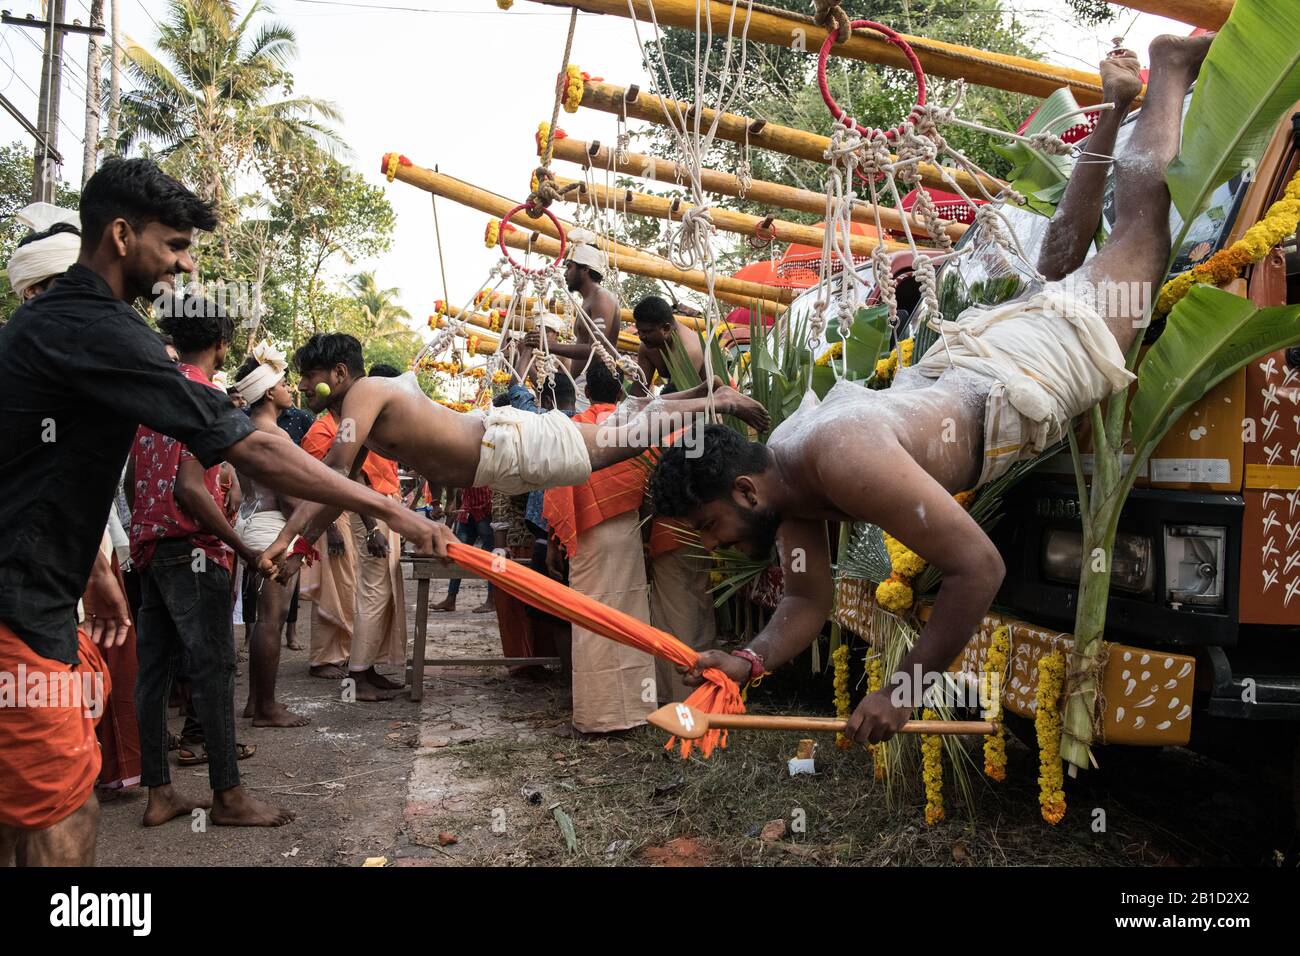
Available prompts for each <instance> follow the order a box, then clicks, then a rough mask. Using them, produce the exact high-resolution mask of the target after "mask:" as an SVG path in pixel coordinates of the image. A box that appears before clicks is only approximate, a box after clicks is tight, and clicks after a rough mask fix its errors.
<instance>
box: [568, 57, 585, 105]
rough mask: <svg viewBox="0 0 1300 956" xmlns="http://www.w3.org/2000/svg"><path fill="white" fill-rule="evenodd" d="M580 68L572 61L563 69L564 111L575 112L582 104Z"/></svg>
mask: <svg viewBox="0 0 1300 956" xmlns="http://www.w3.org/2000/svg"><path fill="white" fill-rule="evenodd" d="M582 93H583V79H582V70H580V69H578V68H577V67H576V66H574V65H573V64H572V63H570V64H569V65H568V67H567V68H566V69H565V71H564V112H566V113H576V112H578V107H579V106H580V105H581V104H582Z"/></svg>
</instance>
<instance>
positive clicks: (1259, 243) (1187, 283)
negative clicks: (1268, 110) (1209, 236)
mask: <svg viewBox="0 0 1300 956" xmlns="http://www.w3.org/2000/svg"><path fill="white" fill-rule="evenodd" d="M1297 226H1300V172H1297V173H1296V175H1295V176H1294V177H1292V179H1291V182H1289V183H1288V184H1287V187H1286V191H1285V192H1284V193H1283V194H1282V198H1281V199H1279V200H1278V201H1277V202H1275V203H1273V205H1271V206H1270V207H1269V208H1268V212H1266V213H1265V214H1264V217H1263V218H1262V219H1260V221H1259V222H1257V223H1255V225H1253V226H1251V227H1250V228H1249V229H1247V230H1246V232H1245V234H1244V235H1243V236H1242V237H1241V238H1240V239H1238V240H1237V241H1236V242H1234V243H1233V244H1232V245H1230V246H1228V248H1226V249H1220V250H1219V251H1218V252H1216V253H1215V254H1214V255H1212V256H1210V258H1208V259H1206V260H1205V261H1204V262H1202V263H1199V264H1198V265H1195V266H1192V268H1190V269H1188V270H1187V271H1186V272H1181V273H1179V274H1178V275H1176V276H1174V277H1173V278H1172V279H1170V280H1169V281H1168V282H1166V283H1165V284H1164V286H1163V287H1162V288H1161V289H1160V296H1159V298H1158V299H1157V300H1156V316H1157V317H1160V316H1165V315H1168V314H1169V313H1170V312H1172V311H1173V308H1174V306H1175V305H1177V304H1178V303H1179V301H1181V300H1182V298H1183V297H1184V296H1185V295H1187V293H1188V292H1189V291H1191V288H1192V286H1193V285H1195V284H1196V283H1198V282H1204V283H1206V284H1207V285H1215V286H1218V285H1224V284H1226V283H1228V282H1231V281H1232V280H1233V279H1235V278H1236V277H1237V276H1238V274H1239V273H1240V272H1241V270H1242V269H1244V268H1245V267H1246V266H1248V265H1251V264H1252V263H1256V262H1259V261H1260V260H1261V259H1263V258H1264V257H1265V256H1266V255H1268V253H1269V250H1270V249H1272V248H1273V247H1274V246H1276V245H1277V244H1278V243H1279V242H1281V241H1282V240H1283V239H1285V238H1287V236H1290V235H1293V234H1294V233H1295V231H1296V228H1297Z"/></svg>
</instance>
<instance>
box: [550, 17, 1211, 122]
mask: <svg viewBox="0 0 1300 956" xmlns="http://www.w3.org/2000/svg"><path fill="white" fill-rule="evenodd" d="M534 2H536V3H543V4H546V5H547V6H564V7H575V8H577V9H578V10H583V11H586V12H588V13H603V14H608V15H610V16H616V17H623V18H625V19H631V18H632V17H633V16H635V18H636V19H637V20H638V21H640V22H641V23H642V24H645V26H644V27H643V28H642V30H641V34H642V39H643V40H653V39H654V34H653V27H652V26H650V25H649V24H650V23H651V0H534ZM1201 2H1203V0H1165V2H1164V3H1163V6H1166V7H1186V8H1188V9H1189V10H1190V8H1192V7H1193V6H1196V5H1197V4H1198V3H1201ZM1222 2H1223V0H1213V5H1215V6H1218V5H1219V4H1221V3H1222ZM1129 5H1130V6H1132V5H1135V4H1129ZM1148 5H1149V6H1156V5H1157V0H1150V2H1149V4H1148ZM629 8H631V9H630V10H629ZM653 9H654V16H655V18H656V19H657V20H658V22H659V25H660V26H661V27H666V26H671V27H682V28H684V29H687V30H691V31H694V30H696V29H697V28H698V29H700V30H701V31H703V29H704V24H705V23H706V22H711V24H712V29H713V35H714V36H715V37H716V36H725V35H726V34H727V32H728V28H729V27H730V31H731V33H732V35H734V36H740V35H741V34H742V32H743V33H744V34H745V36H746V37H747V38H748V39H749V40H751V41H753V42H756V43H771V44H773V45H775V46H783V47H788V48H791V49H796V50H798V49H804V50H807V51H808V52H809V54H810V55H815V54H816V53H817V51H818V50H819V49H820V48H821V45H822V41H823V40H825V39H826V33H827V31H826V29H825V28H823V27H820V26H817V25H816V24H814V23H813V22H812V18H811V17H806V16H800V15H799V14H796V13H787V12H784V11H778V10H774V9H772V8H771V7H762V8H760V7H759V5H758V4H755V5H754V9H753V12H752V13H750V14H749V16H748V17H746V6H745V4H743V3H741V4H738V5H736V6H735V7H733V6H732V4H731V3H729V2H724V0H709V2H708V3H707V4H705V3H702V2H700V0H653ZM1169 15H1171V16H1173V15H1174V14H1169ZM746 20H748V23H747V22H746ZM903 39H905V40H906V41H907V42H908V43H909V44H910V45H911V46H912V48H913V50H914V51H915V52H916V55H917V57H918V58H919V59H920V61H921V66H922V67H923V68H924V69H925V72H926V73H927V74H930V75H933V76H942V77H946V78H948V79H958V78H960V79H964V80H966V82H968V83H977V84H979V85H980V86H991V87H994V88H996V89H1000V90H1008V91H1010V92H1012V93H1028V94H1031V95H1033V96H1047V95H1048V94H1049V93H1051V92H1052V91H1053V90H1055V89H1057V88H1058V87H1061V86H1067V87H1069V88H1070V91H1071V92H1072V93H1073V94H1074V98H1075V99H1076V100H1078V101H1079V102H1080V103H1081V104H1083V105H1085V106H1086V105H1088V104H1091V103H1100V102H1101V78H1100V77H1099V76H1097V74H1095V73H1089V72H1087V71H1084V70H1073V69H1069V68H1068V67H1063V66H1055V65H1053V64H1051V63H1040V62H1039V61H1037V60H1030V59H1026V58H1025V57H1019V56H1011V55H1009V54H1005V53H991V52H989V51H987V50H977V49H974V48H972V47H966V46H961V45H960V44H956V43H945V42H943V41H941V40H930V39H927V38H925V37H918V36H910V35H908V34H904V35H903ZM834 54H835V55H836V56H845V57H849V58H850V59H854V60H864V61H866V62H868V63H880V64H883V65H886V66H897V67H902V68H904V69H906V68H907V65H908V64H907V61H906V59H905V58H904V56H903V54H902V51H900V50H899V49H898V48H897V47H896V46H894V45H893V44H892V43H889V42H888V41H886V40H884V39H883V38H882V37H881V36H880V35H879V34H877V33H874V32H871V31H869V30H859V31H856V32H855V33H854V34H853V36H851V37H850V38H849V39H848V41H847V42H845V43H841V44H839V45H837V46H836V47H835V48H834Z"/></svg>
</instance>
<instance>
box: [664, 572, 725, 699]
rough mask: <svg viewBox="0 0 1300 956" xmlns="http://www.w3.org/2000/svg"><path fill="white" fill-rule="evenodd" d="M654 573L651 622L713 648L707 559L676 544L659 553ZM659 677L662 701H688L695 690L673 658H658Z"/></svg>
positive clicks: (714, 633)
mask: <svg viewBox="0 0 1300 956" xmlns="http://www.w3.org/2000/svg"><path fill="white" fill-rule="evenodd" d="M650 573H651V575H653V580H652V581H651V582H650V623H651V624H653V625H654V626H655V627H657V628H659V630H661V631H667V632H668V633H669V634H671V635H672V636H673V637H675V638H677V639H678V640H679V641H681V642H682V643H683V644H685V645H686V646H687V647H690V648H691V649H692V650H695V651H708V650H712V649H713V645H714V644H715V643H717V640H718V628H717V619H716V618H715V617H714V614H713V597H712V596H711V595H710V594H709V571H708V568H707V567H706V566H705V564H704V562H703V561H702V560H700V559H699V558H696V557H694V556H693V555H691V554H690V552H689V551H688V550H687V549H686V548H675V549H674V550H672V551H668V552H665V553H664V554H660V555H658V556H657V557H655V558H654V560H653V561H651V563H650ZM655 679H656V683H657V685H658V686H657V687H656V688H655V690H656V692H657V693H658V695H659V703H661V704H666V703H670V702H674V701H677V702H680V701H684V700H685V699H686V698H687V697H689V696H690V694H691V692H692V691H693V690H694V688H693V687H687V686H686V684H685V683H684V682H683V680H682V675H681V674H679V673H677V667H676V665H674V664H673V663H672V662H671V661H665V660H661V659H660V658H655Z"/></svg>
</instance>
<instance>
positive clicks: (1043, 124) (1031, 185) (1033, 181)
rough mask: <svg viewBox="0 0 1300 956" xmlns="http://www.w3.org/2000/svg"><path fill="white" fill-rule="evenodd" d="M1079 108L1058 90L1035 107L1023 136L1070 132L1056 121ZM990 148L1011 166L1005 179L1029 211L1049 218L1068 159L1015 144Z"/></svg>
mask: <svg viewBox="0 0 1300 956" xmlns="http://www.w3.org/2000/svg"><path fill="white" fill-rule="evenodd" d="M1078 108H1079V104H1078V103H1077V102H1076V101H1075V99H1074V97H1073V95H1071V93H1070V91H1069V90H1068V89H1066V88H1065V87H1061V88H1060V89H1059V90H1056V91H1055V92H1053V93H1052V94H1051V95H1050V96H1048V97H1046V98H1044V99H1043V101H1042V102H1041V103H1039V104H1038V110H1037V111H1036V112H1035V113H1034V118H1033V119H1032V120H1030V121H1029V123H1028V125H1026V126H1025V130H1024V133H1023V135H1025V136H1032V135H1033V134H1034V133H1041V132H1044V131H1045V130H1050V131H1051V132H1053V133H1056V134H1057V135H1058V136H1059V135H1060V134H1061V133H1063V132H1065V131H1066V130H1067V129H1069V125H1068V124H1062V123H1057V122H1055V121H1056V120H1058V119H1059V118H1061V117H1063V116H1065V115H1066V114H1067V113H1071V112H1073V111H1075V110H1077V109H1078ZM990 148H991V149H992V150H993V151H994V152H995V153H997V154H998V155H999V156H1001V157H1002V158H1003V159H1005V160H1007V162H1009V163H1011V171H1010V172H1009V173H1008V174H1007V177H1006V178H1007V181H1008V182H1009V183H1010V184H1011V188H1012V189H1014V190H1016V191H1017V192H1019V193H1021V194H1022V195H1023V196H1024V197H1025V201H1026V204H1027V205H1028V206H1029V208H1030V209H1032V210H1033V211H1034V212H1037V213H1039V214H1041V215H1044V216H1047V217H1049V218H1050V217H1051V216H1052V214H1053V213H1055V212H1056V206H1057V204H1058V203H1059V202H1060V201H1061V196H1062V195H1063V194H1064V193H1065V184H1066V182H1067V181H1068V180H1069V178H1070V169H1071V166H1072V160H1071V159H1070V157H1068V156H1057V155H1053V154H1048V153H1043V152H1040V151H1039V150H1036V149H1034V148H1032V147H1030V146H1028V145H1027V144H1025V143H1018V142H1009V143H998V144H994V145H992V146H991V147H990Z"/></svg>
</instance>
